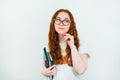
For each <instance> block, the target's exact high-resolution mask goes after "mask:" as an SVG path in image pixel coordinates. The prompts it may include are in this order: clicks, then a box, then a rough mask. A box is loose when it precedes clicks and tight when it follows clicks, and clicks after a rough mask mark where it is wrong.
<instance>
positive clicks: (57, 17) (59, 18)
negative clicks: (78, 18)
mask: <svg viewBox="0 0 120 80" xmlns="http://www.w3.org/2000/svg"><path fill="white" fill-rule="evenodd" d="M57 18H58V19H61V18H60V17H56V19H57ZM66 19H68V20H69V18H64V20H66Z"/></svg>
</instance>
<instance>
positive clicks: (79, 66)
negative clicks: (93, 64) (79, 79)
mask: <svg viewBox="0 0 120 80" xmlns="http://www.w3.org/2000/svg"><path fill="white" fill-rule="evenodd" d="M63 40H64V41H66V42H67V44H68V45H69V47H70V49H71V55H72V63H73V68H74V69H75V71H76V72H78V73H79V74H82V73H84V72H85V70H86V69H87V66H88V58H89V55H87V54H84V55H83V54H79V53H78V50H77V49H76V46H75V45H74V36H72V35H70V34H65V36H64V38H63Z"/></svg>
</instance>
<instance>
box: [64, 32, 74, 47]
mask: <svg viewBox="0 0 120 80" xmlns="http://www.w3.org/2000/svg"><path fill="white" fill-rule="evenodd" d="M62 41H66V42H67V44H68V45H69V46H70V47H72V46H74V37H73V36H72V35H70V34H68V33H66V34H64V37H63V39H62Z"/></svg>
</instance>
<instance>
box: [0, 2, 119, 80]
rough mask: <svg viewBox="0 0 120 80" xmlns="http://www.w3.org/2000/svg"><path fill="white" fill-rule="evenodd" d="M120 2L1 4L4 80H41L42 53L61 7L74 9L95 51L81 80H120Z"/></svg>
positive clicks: (84, 46) (0, 76)
mask: <svg viewBox="0 0 120 80" xmlns="http://www.w3.org/2000/svg"><path fill="white" fill-rule="evenodd" d="M119 4H120V1H119V0H99V1H98V0H79V1H75V0H69V1H68V0H51V1H50V0H0V80H41V78H40V56H41V55H40V52H41V50H42V48H43V47H44V46H46V44H47V37H48V36H47V35H48V30H49V22H50V19H51V17H52V15H53V13H54V12H55V11H56V10H58V9H60V8H66V9H68V10H70V11H71V12H72V13H73V15H74V18H75V21H76V24H77V29H78V32H79V36H80V39H81V51H83V52H85V51H87V52H89V54H90V56H91V58H90V59H89V67H88V69H87V71H86V73H85V74H84V75H81V80H120V76H119V74H120V69H119V68H120V42H119V41H120V5H119Z"/></svg>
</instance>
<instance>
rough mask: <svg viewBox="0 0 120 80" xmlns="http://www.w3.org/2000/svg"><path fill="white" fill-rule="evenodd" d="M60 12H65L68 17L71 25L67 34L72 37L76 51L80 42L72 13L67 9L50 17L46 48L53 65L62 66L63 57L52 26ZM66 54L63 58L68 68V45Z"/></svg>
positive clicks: (70, 63) (57, 37) (69, 58)
mask: <svg viewBox="0 0 120 80" xmlns="http://www.w3.org/2000/svg"><path fill="white" fill-rule="evenodd" d="M60 12H65V13H67V14H68V15H69V18H70V20H71V23H70V28H69V30H68V32H67V33H68V34H71V35H72V36H74V44H75V46H76V48H77V50H78V49H79V46H80V40H79V38H78V33H77V30H76V24H75V21H74V18H73V15H72V13H71V12H70V11H69V10H67V9H59V10H58V11H56V12H55V13H54V15H53V16H52V19H51V22H50V29H49V33H48V47H49V50H50V54H51V57H52V59H53V63H54V64H63V63H64V60H63V56H62V54H61V47H60V44H59V36H58V33H57V32H56V30H55V26H54V19H55V18H56V17H57V15H58V14H59V13H60ZM66 53H67V54H66V56H65V58H66V61H67V64H68V65H69V66H72V58H71V49H70V47H69V46H68V45H67V47H66Z"/></svg>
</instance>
